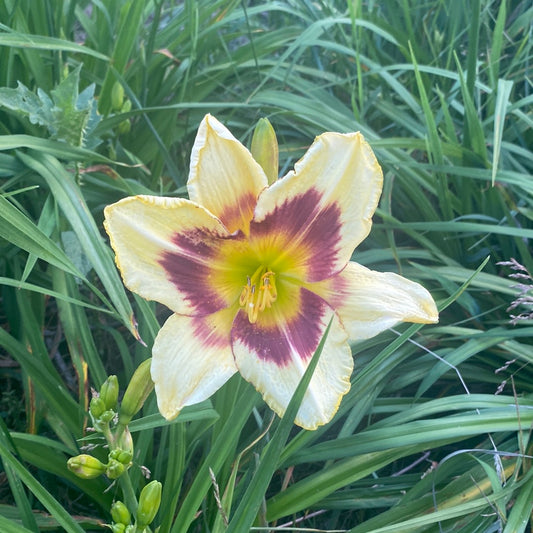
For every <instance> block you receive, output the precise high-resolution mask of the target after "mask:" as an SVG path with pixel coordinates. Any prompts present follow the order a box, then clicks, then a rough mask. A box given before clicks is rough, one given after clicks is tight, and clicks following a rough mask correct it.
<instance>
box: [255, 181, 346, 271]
mask: <svg viewBox="0 0 533 533" xmlns="http://www.w3.org/2000/svg"><path fill="white" fill-rule="evenodd" d="M322 200H323V195H322V194H321V193H320V192H319V191H317V190H316V189H309V190H307V191H306V192H304V193H302V194H299V195H297V196H295V197H294V198H291V199H290V200H285V202H283V203H282V204H281V205H279V206H277V207H276V208H275V209H274V210H273V211H272V212H271V213H268V214H267V215H266V217H265V218H264V219H263V220H260V221H257V222H256V221H255V220H253V221H252V223H251V226H250V235H251V236H252V237H258V238H261V237H265V236H268V235H273V236H275V235H276V234H279V235H284V236H285V238H286V239H287V241H288V243H287V244H288V245H289V246H290V245H291V244H297V245H298V246H301V247H302V248H303V249H307V250H310V253H309V254H308V259H307V262H306V264H305V267H306V269H307V271H308V278H307V281H320V280H323V279H326V278H329V277H331V276H332V275H333V274H335V273H336V272H337V270H338V254H339V245H340V243H341V229H342V223H341V209H340V208H339V206H338V205H337V204H336V203H327V204H326V205H322V203H321V202H322Z"/></svg>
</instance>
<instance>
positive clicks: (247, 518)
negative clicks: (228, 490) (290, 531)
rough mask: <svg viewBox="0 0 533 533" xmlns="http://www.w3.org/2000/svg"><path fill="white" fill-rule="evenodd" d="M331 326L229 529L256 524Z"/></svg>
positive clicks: (235, 531) (230, 531)
mask: <svg viewBox="0 0 533 533" xmlns="http://www.w3.org/2000/svg"><path fill="white" fill-rule="evenodd" d="M330 327H331V321H330V323H329V324H328V326H327V328H326V331H325V332H324V335H323V337H322V339H321V340H320V343H319V345H318V347H317V349H316V351H315V353H314V355H313V357H312V359H311V361H310V362H309V366H308V367H307V369H306V370H305V372H304V375H303V376H302V379H301V380H300V383H298V387H297V388H296V390H295V391H294V394H293V396H292V398H291V400H290V402H289V405H288V406H287V410H286V411H285V414H284V415H283V418H282V419H281V421H280V423H279V425H278V427H277V428H276V431H275V432H274V435H273V436H272V439H271V441H270V442H269V443H268V444H267V446H266V448H265V449H264V451H263V453H262V454H261V460H260V462H259V467H258V468H257V471H256V472H255V474H254V476H253V478H252V480H251V481H250V485H249V487H248V489H247V490H246V492H245V493H244V496H243V498H242V499H241V501H240V503H239V506H238V507H237V509H236V511H235V514H234V515H233V517H232V518H231V520H230V523H229V525H228V528H227V530H226V532H227V533H239V532H240V531H247V530H249V528H250V527H251V526H252V524H253V522H254V520H255V518H256V516H257V513H258V511H259V508H260V506H261V504H262V502H263V499H264V495H265V493H266V490H267V488H268V484H269V483H270V480H271V479H272V476H273V475H274V472H275V470H276V468H277V466H278V461H279V457H280V455H281V452H282V450H283V447H284V446H285V443H286V441H287V439H288V437H289V434H290V432H291V430H292V427H293V424H294V419H295V417H296V414H297V413H298V409H299V408H300V404H301V403H302V400H303V397H304V395H305V392H306V391H307V387H308V386H309V383H310V382H311V378H312V377H313V372H314V371H315V368H316V366H317V364H318V360H319V358H320V355H321V353H322V350H323V348H324V344H325V343H326V339H327V337H328V334H329V330H330Z"/></svg>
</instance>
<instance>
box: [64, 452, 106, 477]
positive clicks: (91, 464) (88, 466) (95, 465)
mask: <svg viewBox="0 0 533 533" xmlns="http://www.w3.org/2000/svg"><path fill="white" fill-rule="evenodd" d="M67 467H68V469H69V470H70V471H71V472H72V473H74V474H76V475H77V476H78V477H81V478H83V479H94V478H96V477H98V476H101V475H102V474H103V473H104V472H105V471H106V465H104V464H103V463H102V462H101V461H99V460H98V459H97V458H96V457H93V456H92V455H87V454H85V453H83V454H81V455H76V457H71V458H70V459H69V460H68V461H67Z"/></svg>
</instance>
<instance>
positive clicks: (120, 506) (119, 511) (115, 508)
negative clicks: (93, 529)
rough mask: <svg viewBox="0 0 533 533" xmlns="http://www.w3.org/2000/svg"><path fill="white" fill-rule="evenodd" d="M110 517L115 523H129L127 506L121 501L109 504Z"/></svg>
mask: <svg viewBox="0 0 533 533" xmlns="http://www.w3.org/2000/svg"><path fill="white" fill-rule="evenodd" d="M111 518H112V519H113V522H116V523H117V524H124V525H125V526H127V525H129V524H130V523H131V514H130V512H129V511H128V508H127V507H126V505H125V504H124V503H122V502H121V501H116V502H115V503H114V504H113V505H112V506H111Z"/></svg>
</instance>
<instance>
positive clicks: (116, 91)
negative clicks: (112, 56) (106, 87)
mask: <svg viewBox="0 0 533 533" xmlns="http://www.w3.org/2000/svg"><path fill="white" fill-rule="evenodd" d="M123 101H124V87H122V85H121V84H120V83H119V82H118V81H116V82H115V83H114V85H113V88H112V89H111V107H112V108H113V111H119V110H120V109H121V108H122V103H123Z"/></svg>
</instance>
